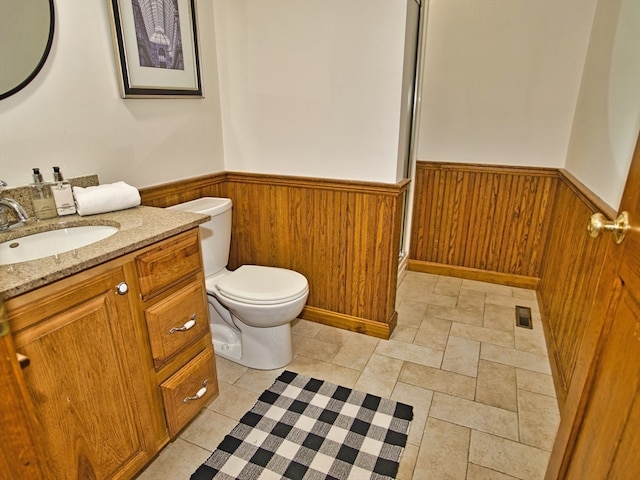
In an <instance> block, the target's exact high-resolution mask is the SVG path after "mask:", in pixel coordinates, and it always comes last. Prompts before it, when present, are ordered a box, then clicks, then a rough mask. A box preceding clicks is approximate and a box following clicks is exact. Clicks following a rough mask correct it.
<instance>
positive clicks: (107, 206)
mask: <svg viewBox="0 0 640 480" xmlns="http://www.w3.org/2000/svg"><path fill="white" fill-rule="evenodd" d="M73 196H74V198H75V200H76V208H77V210H78V215H95V214H97V213H106V212H115V211H117V210H124V209H126V208H131V207H135V206H136V205H140V201H141V200H140V192H138V189H137V188H136V187H132V186H131V185H128V184H126V183H125V182H116V183H105V184H104V185H97V186H95V187H86V188H83V187H73Z"/></svg>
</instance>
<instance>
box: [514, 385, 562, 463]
mask: <svg viewBox="0 0 640 480" xmlns="http://www.w3.org/2000/svg"><path fill="white" fill-rule="evenodd" d="M518 418H519V420H520V441H521V442H522V443H525V444H527V445H531V446H533V447H538V448H540V449H542V450H547V451H551V449H552V448H553V442H554V440H555V436H556V431H557V430H558V425H559V423H560V413H559V411H558V403H557V402H556V399H555V398H553V397H548V396H546V395H541V394H539V393H533V392H528V391H526V390H520V391H519V392H518Z"/></svg>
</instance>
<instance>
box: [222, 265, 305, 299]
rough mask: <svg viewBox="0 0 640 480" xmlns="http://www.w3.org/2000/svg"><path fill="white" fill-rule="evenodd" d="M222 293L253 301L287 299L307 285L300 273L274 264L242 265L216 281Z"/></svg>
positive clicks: (294, 295) (300, 291)
mask: <svg viewBox="0 0 640 480" xmlns="http://www.w3.org/2000/svg"><path fill="white" fill-rule="evenodd" d="M216 288H217V289H218V290H219V291H220V293H222V294H223V295H228V296H229V297H231V298H237V299H246V300H254V301H278V300H280V301H287V300H289V299H291V298H295V297H298V296H300V294H302V293H303V292H305V291H306V289H307V288H308V282H307V279H306V278H305V277H304V275H302V274H300V273H298V272H294V271H293V270H287V269H284V268H277V267H263V266H259V265H243V266H241V267H240V268H238V269H237V270H234V271H233V272H231V273H230V274H229V275H225V276H223V277H222V278H221V279H220V280H219V281H218V282H217V284H216Z"/></svg>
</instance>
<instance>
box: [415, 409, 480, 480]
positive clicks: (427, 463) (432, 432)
mask: <svg viewBox="0 0 640 480" xmlns="http://www.w3.org/2000/svg"><path fill="white" fill-rule="evenodd" d="M469 437H470V430H469V429H468V428H465V427H461V426H460V425H454V424H452V423H448V422H443V421H440V420H438V419H436V418H429V420H428V421H427V426H426V428H425V430H424V435H423V438H422V444H421V445H420V451H419V452H418V459H417V460H416V467H415V470H414V475H413V478H414V479H415V480H427V479H438V480H465V477H466V475H467V457H468V451H469Z"/></svg>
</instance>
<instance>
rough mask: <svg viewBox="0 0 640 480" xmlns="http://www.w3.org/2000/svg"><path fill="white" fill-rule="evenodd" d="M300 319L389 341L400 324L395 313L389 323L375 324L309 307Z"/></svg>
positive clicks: (370, 321)
mask: <svg viewBox="0 0 640 480" xmlns="http://www.w3.org/2000/svg"><path fill="white" fill-rule="evenodd" d="M300 318H303V319H305V320H309V321H311V322H316V323H321V324H323V325H328V326H330V327H337V328H341V329H343V330H350V331H352V332H358V333H363V334H365V335H369V336H372V337H377V338H383V339H385V340H388V339H389V337H390V336H391V332H393V329H394V328H395V327H396V324H397V322H398V312H393V316H392V317H391V319H389V323H382V322H374V321H373V320H367V319H366V318H360V317H353V316H351V315H345V314H343V313H337V312H331V311H329V310H324V309H322V308H317V307H310V306H307V307H305V308H304V310H303V311H302V314H301V315H300Z"/></svg>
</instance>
